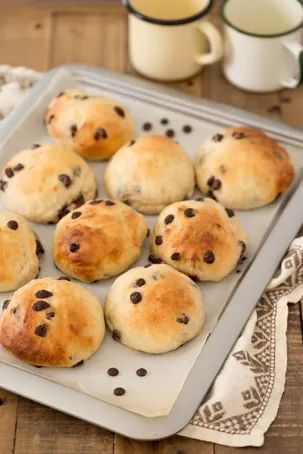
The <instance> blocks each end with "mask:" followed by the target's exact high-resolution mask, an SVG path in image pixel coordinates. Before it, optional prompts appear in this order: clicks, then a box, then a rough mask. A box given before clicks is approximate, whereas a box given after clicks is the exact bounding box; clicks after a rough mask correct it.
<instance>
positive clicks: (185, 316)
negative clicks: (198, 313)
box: [176, 314, 189, 325]
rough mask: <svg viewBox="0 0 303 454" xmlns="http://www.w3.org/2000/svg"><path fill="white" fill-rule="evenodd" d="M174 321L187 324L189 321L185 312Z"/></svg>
mask: <svg viewBox="0 0 303 454" xmlns="http://www.w3.org/2000/svg"><path fill="white" fill-rule="evenodd" d="M176 322H178V323H183V324H184V325H187V324H188V322H189V317H188V316H187V315H186V314H182V316H181V317H177V318H176Z"/></svg>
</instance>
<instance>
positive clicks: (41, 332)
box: [35, 323, 47, 337]
mask: <svg viewBox="0 0 303 454" xmlns="http://www.w3.org/2000/svg"><path fill="white" fill-rule="evenodd" d="M46 333H47V325H46V324H45V323H44V324H43V325H39V326H37V328H35V334H36V335H37V336H40V337H45V336H46Z"/></svg>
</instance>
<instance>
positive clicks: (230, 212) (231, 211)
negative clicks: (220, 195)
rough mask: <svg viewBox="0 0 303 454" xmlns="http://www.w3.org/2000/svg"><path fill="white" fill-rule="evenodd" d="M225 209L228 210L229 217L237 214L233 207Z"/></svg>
mask: <svg viewBox="0 0 303 454" xmlns="http://www.w3.org/2000/svg"><path fill="white" fill-rule="evenodd" d="M225 211H226V213H227V215H228V217H230V218H232V217H233V216H234V215H235V212H234V210H232V209H231V208H225Z"/></svg>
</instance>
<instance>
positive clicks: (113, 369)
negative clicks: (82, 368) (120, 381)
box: [107, 367, 119, 377]
mask: <svg viewBox="0 0 303 454" xmlns="http://www.w3.org/2000/svg"><path fill="white" fill-rule="evenodd" d="M107 374H108V375H109V376H110V377H116V376H117V375H119V371H118V369H117V368H116V367H110V368H109V369H108V370H107Z"/></svg>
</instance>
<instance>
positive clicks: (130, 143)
mask: <svg viewBox="0 0 303 454" xmlns="http://www.w3.org/2000/svg"><path fill="white" fill-rule="evenodd" d="M135 143H136V141H135V140H131V141H130V142H129V144H128V146H129V147H132V146H133V145H135Z"/></svg>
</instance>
